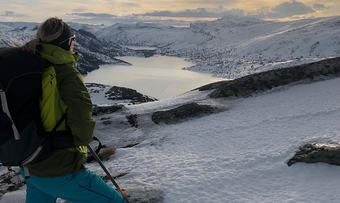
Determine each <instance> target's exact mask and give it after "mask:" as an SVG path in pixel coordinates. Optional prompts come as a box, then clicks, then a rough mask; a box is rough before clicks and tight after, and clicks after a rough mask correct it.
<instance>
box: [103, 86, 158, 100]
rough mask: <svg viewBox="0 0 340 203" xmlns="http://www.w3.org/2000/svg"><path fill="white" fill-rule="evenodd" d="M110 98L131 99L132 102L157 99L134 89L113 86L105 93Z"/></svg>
mask: <svg viewBox="0 0 340 203" xmlns="http://www.w3.org/2000/svg"><path fill="white" fill-rule="evenodd" d="M105 96H106V97H107V98H108V99H110V100H131V103H133V104H139V103H145V102H152V101H157V99H155V98H152V97H149V96H146V95H143V94H141V93H139V92H137V91H136V90H134V89H130V88H126V87H117V86H113V87H112V88H111V89H110V90H108V91H107V92H106V93H105Z"/></svg>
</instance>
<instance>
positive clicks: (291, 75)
mask: <svg viewBox="0 0 340 203" xmlns="http://www.w3.org/2000/svg"><path fill="white" fill-rule="evenodd" d="M339 75H340V57H338V58H332V59H326V60H323V61H319V62H314V63H310V64H304V65H298V66H293V67H289V68H282V69H277V70H270V71H266V72H261V73H256V74H252V75H247V76H245V77H241V78H238V79H235V80H231V81H222V82H217V83H212V84H209V85H205V86H203V87H200V88H198V90H200V91H203V90H211V89H215V90H214V91H213V92H212V93H211V94H210V97H212V98H218V97H232V96H235V97H245V96H250V95H252V94H253V93H256V92H260V91H265V90H269V89H272V88H274V87H278V86H283V85H287V84H290V83H293V82H298V81H315V80H321V79H323V78H325V77H326V78H331V77H337V76H339Z"/></svg>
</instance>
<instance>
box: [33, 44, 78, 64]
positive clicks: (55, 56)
mask: <svg viewBox="0 0 340 203" xmlns="http://www.w3.org/2000/svg"><path fill="white" fill-rule="evenodd" d="M39 53H40V56H41V57H42V58H43V59H46V60H47V61H49V62H51V63H53V64H59V65H61V64H74V63H75V62H76V61H77V60H78V55H77V54H72V53H71V52H69V51H66V50H64V49H63V48H60V47H58V46H55V45H52V44H44V43H42V44H41V50H40V51H39Z"/></svg>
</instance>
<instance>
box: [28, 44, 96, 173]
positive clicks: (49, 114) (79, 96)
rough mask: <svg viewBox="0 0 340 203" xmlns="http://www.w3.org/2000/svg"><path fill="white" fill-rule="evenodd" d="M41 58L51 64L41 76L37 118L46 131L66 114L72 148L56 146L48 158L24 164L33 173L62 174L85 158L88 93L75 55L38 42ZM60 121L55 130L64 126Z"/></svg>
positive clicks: (89, 134) (89, 109) (90, 129)
mask: <svg viewBox="0 0 340 203" xmlns="http://www.w3.org/2000/svg"><path fill="white" fill-rule="evenodd" d="M39 53H40V55H41V57H42V58H44V59H46V60H48V61H49V62H51V63H52V65H51V66H50V67H49V68H47V69H46V71H45V72H44V74H43V76H42V85H43V96H42V101H41V104H40V107H41V118H42V122H43V125H44V127H45V130H46V131H51V130H52V129H53V128H54V126H55V125H56V123H57V122H58V121H59V120H60V118H61V117H62V115H64V113H65V112H66V114H67V119H66V122H67V126H69V127H70V129H71V131H72V135H73V137H74V142H75V143H76V144H77V146H81V147H76V148H69V149H63V150H56V151H55V152H54V153H53V154H52V155H51V156H50V157H49V158H48V159H46V160H44V161H41V162H38V163H35V164H30V165H28V166H27V168H28V170H29V172H30V174H32V175H35V176H43V177H44V176H45V177H46V176H49V177H52V176H63V175H66V174H68V173H72V172H75V171H78V170H79V169H81V168H82V167H83V165H84V163H85V162H86V154H87V148H86V145H87V144H89V143H90V141H91V140H92V136H93V130H94V126H95V122H94V121H93V119H92V113H91V112H92V103H91V98H90V95H89V93H88V91H87V89H86V87H85V85H84V83H83V81H82V78H81V75H80V73H79V72H78V71H77V70H76V69H75V67H74V65H75V62H76V60H77V57H76V56H74V55H72V54H71V52H69V51H66V50H64V49H62V48H59V47H57V46H54V45H50V44H42V49H41V50H40V51H39ZM65 129H66V125H65V122H63V123H62V124H61V125H60V127H59V128H58V129H57V130H65Z"/></svg>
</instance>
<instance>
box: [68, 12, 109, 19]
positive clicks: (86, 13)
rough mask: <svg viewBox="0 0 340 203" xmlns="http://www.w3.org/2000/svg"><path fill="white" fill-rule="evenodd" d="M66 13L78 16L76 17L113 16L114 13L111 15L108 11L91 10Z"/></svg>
mask: <svg viewBox="0 0 340 203" xmlns="http://www.w3.org/2000/svg"><path fill="white" fill-rule="evenodd" d="M68 15H71V16H78V17H86V18H113V17H116V16H115V15H111V14H108V13H91V12H85V13H83V12H79V13H70V14H68Z"/></svg>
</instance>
